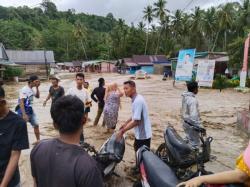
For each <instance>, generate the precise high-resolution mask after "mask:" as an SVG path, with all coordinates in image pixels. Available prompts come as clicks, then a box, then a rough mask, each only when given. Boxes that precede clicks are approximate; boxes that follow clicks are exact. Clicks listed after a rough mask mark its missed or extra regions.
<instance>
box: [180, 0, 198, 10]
mask: <svg viewBox="0 0 250 187" xmlns="http://www.w3.org/2000/svg"><path fill="white" fill-rule="evenodd" d="M194 1H195V0H191V1H189V2H188V4H187V5H186V6H185V7H184V8H183V9H182V11H184V10H186V9H187V8H188V7H189V6H190V5H191V4H192V3H193V2H194Z"/></svg>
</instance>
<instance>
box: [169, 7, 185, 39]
mask: <svg viewBox="0 0 250 187" xmlns="http://www.w3.org/2000/svg"><path fill="white" fill-rule="evenodd" d="M171 18H172V21H171V25H172V29H173V32H174V33H173V34H174V38H175V37H176V36H180V35H181V34H182V31H183V23H182V19H183V13H182V11H181V10H176V12H175V14H174V15H173V16H171Z"/></svg>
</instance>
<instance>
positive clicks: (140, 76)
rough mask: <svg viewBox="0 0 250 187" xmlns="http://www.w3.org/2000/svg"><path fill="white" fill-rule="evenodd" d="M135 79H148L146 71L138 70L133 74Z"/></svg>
mask: <svg viewBox="0 0 250 187" xmlns="http://www.w3.org/2000/svg"><path fill="white" fill-rule="evenodd" d="M135 78H136V79H148V78H149V75H148V73H147V72H146V71H144V70H141V69H140V70H137V71H136V72H135Z"/></svg>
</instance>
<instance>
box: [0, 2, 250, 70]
mask: <svg viewBox="0 0 250 187" xmlns="http://www.w3.org/2000/svg"><path fill="white" fill-rule="evenodd" d="M167 7H168V4H167V1H166V0H156V1H155V2H154V3H153V4H151V5H148V6H147V7H145V8H144V9H143V15H144V16H143V18H142V20H141V22H139V23H138V25H134V23H131V25H129V26H128V25H127V24H126V23H125V21H124V20H122V19H116V18H114V16H113V14H112V13H109V14H108V15H107V16H106V17H101V16H96V15H88V14H84V13H76V12H75V10H74V9H69V10H67V11H58V10H57V7H56V5H55V4H54V3H53V2H51V1H50V0H43V1H42V3H41V4H40V6H39V7H35V8H29V7H27V6H22V7H17V8H14V7H2V6H0V41H1V42H3V43H4V45H5V47H6V48H11V49H24V50H25V49H47V50H53V51H54V53H55V58H56V60H57V61H71V60H91V59H119V58H124V57H129V56H131V55H133V54H151V55H154V54H164V55H167V56H168V57H175V56H176V55H177V53H178V51H179V50H180V49H183V48H196V49H197V51H225V52H228V53H229V54H230V59H231V60H230V62H231V65H234V66H239V67H240V64H241V63H242V58H243V52H244V40H245V39H246V37H247V35H248V34H249V32H250V0H242V1H241V2H230V3H225V4H221V5H219V6H217V7H211V8H208V9H201V8H200V7H195V9H194V10H191V11H185V10H176V11H174V12H171V11H169V10H168V9H167Z"/></svg>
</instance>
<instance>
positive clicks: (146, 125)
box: [132, 95, 152, 140]
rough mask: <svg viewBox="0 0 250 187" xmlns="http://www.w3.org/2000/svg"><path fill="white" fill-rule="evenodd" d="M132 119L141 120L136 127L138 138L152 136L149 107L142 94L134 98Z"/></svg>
mask: <svg viewBox="0 0 250 187" xmlns="http://www.w3.org/2000/svg"><path fill="white" fill-rule="evenodd" d="M132 120H137V121H139V125H138V126H136V127H135V128H134V130H135V138H136V139H137V140H145V139H149V138H151V137H152V130H151V123H150V119H149V115H148V107H147V105H146V102H145V99H144V98H143V96H141V95H136V96H135V97H134V98H132Z"/></svg>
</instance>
